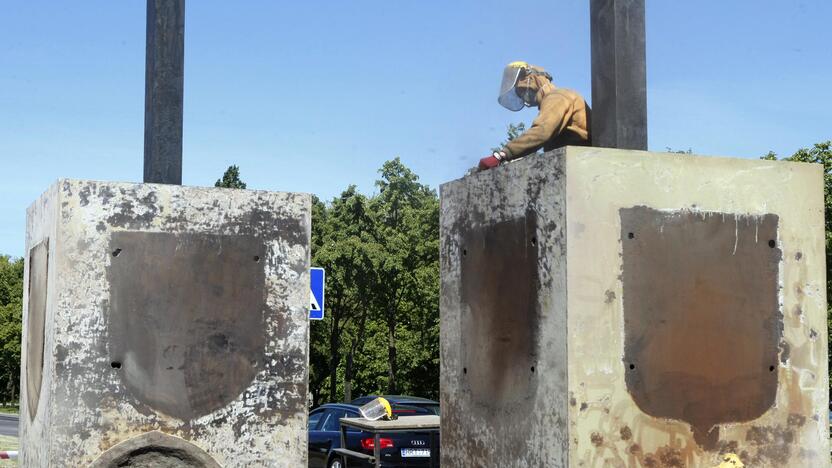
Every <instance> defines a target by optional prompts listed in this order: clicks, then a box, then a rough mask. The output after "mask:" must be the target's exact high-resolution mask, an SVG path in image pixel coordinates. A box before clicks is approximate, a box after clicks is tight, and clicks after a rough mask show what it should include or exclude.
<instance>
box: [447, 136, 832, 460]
mask: <svg viewBox="0 0 832 468" xmlns="http://www.w3.org/2000/svg"><path fill="white" fill-rule="evenodd" d="M531 180H534V181H536V182H534V183H530V181H531ZM822 181H823V179H822V168H821V167H820V166H817V165H809V164H801V163H786V162H773V161H760V160H751V159H727V158H712V157H701V156H693V155H676V154H657V153H647V152H639V151H622V150H610V149H597V148H568V149H564V150H559V151H555V152H552V153H547V154H546V155H543V156H535V157H530V158H526V159H523V160H520V161H517V162H514V163H511V164H508V165H506V166H502V167H500V168H497V169H496V170H493V171H488V172H485V173H480V174H475V175H472V176H468V177H466V178H463V179H461V180H459V181H454V182H451V183H449V184H446V185H444V186H443V187H442V197H443V198H442V220H441V226H442V240H443V244H442V245H443V247H442V260H441V264H442V274H443V279H442V287H443V290H442V303H441V304H442V311H441V320H442V323H441V326H442V335H441V348H442V349H441V358H442V377H441V378H442V380H441V383H442V387H441V398H442V404H443V427H442V448H443V463H444V464H449V465H450V466H574V467H578V466H580V467H600V466H627V467H641V466H655V467H665V466H667V467H670V466H673V467H677V466H686V467H712V466H716V465H717V464H719V462H720V461H721V460H722V458H723V457H724V456H725V455H727V454H734V455H736V456H737V457H738V458H739V459H740V460H741V461H742V462H743V463H745V466H754V467H791V466H794V467H798V466H828V464H829V458H828V452H829V443H828V423H827V407H828V393H827V388H828V369H827V360H826V355H827V350H826V343H827V341H826V336H827V330H826V320H825V317H826V297H825V265H824V261H825V257H824V229H823V185H822ZM535 187H545V189H544V190H538V189H537V188H535ZM553 187H563V189H562V190H561V191H562V192H563V191H565V193H559V192H557V190H556V189H553ZM564 199H565V202H564ZM523 203H527V204H528V206H529V207H531V208H532V211H533V212H538V213H539V212H540V211H541V210H540V207H541V206H542V207H546V208H547V209H548V210H550V211H551V210H555V209H556V210H560V211H561V212H562V214H561V215H560V216H561V218H560V222H558V221H557V220H555V218H554V217H551V216H547V220H548V219H551V220H552V224H551V225H552V227H553V230H551V231H545V232H543V233H539V235H538V239H537V241H538V245H539V246H545V245H550V244H556V245H559V246H563V247H562V248H563V249H564V250H563V251H558V250H554V251H552V250H547V249H543V250H539V251H538V252H536V253H533V255H537V259H536V261H535V262H534V263H535V264H536V265H538V272H537V275H538V278H543V277H544V276H546V275H551V274H553V273H552V272H555V271H556V272H560V274H563V275H565V279H563V280H560V281H561V282H560V283H558V284H559V285H560V287H556V288H552V289H549V290H545V289H542V290H539V291H538V299H537V304H538V305H537V307H538V311H545V312H546V314H547V315H546V319H544V320H543V321H541V322H538V323H535V322H534V321H529V320H528V319H527V316H529V315H530V313H529V312H523V311H518V310H517V308H516V307H509V306H508V305H510V304H518V302H517V298H512V296H514V295H515V292H516V291H518V289H517V287H516V286H512V287H506V283H504V282H500V281H497V282H496V283H494V284H491V283H490V282H489V280H488V278H492V277H495V276H496V277H500V278H509V277H512V276H513V275H514V274H515V273H514V272H513V271H512V270H511V268H515V267H516V266H512V267H507V266H505V265H504V264H501V263H499V262H496V263H495V262H493V261H492V262H491V263H490V266H491V269H490V270H489V269H488V268H485V265H484V267H483V268H481V269H480V270H479V275H481V276H483V278H484V279H483V278H475V277H476V276H477V275H478V274H477V273H476V272H474V273H470V274H469V276H471V278H470V282H473V283H479V284H482V285H483V287H490V288H498V289H499V290H500V294H501V295H502V296H501V297H500V299H499V301H497V302H495V304H496V307H497V308H499V309H501V310H500V312H502V313H503V315H504V316H506V317H514V318H517V319H518V320H519V321H520V322H525V323H521V324H520V325H514V328H515V329H516V328H518V327H521V326H525V327H526V328H527V329H530V330H537V331H536V332H534V333H531V334H529V335H524V334H523V333H524V332H519V331H515V332H513V334H500V333H497V332H494V333H492V335H491V337H492V339H493V342H496V343H500V344H499V346H500V347H502V348H503V349H512V348H513V347H516V345H515V344H512V343H511V341H512V340H515V339H516V338H517V337H522V338H527V337H530V338H531V339H532V340H535V341H536V344H535V345H531V346H526V347H523V348H522V349H523V350H525V349H537V350H538V354H537V359H541V358H544V357H546V353H547V352H551V353H553V355H556V356H557V355H558V353H559V352H560V349H562V348H560V347H555V348H554V349H552V348H550V344H551V343H553V342H556V341H557V340H558V339H562V338H563V337H565V341H566V344H565V347H566V359H561V358H560V357H558V359H556V360H555V364H554V365H553V366H551V367H548V368H547V369H546V371H545V372H544V371H540V372H536V373H535V376H534V377H533V379H536V380H537V381H538V382H537V384H536V385H537V388H541V387H544V386H547V385H549V386H551V385H565V386H566V387H567V388H568V390H567V393H566V394H563V393H557V392H550V393H548V395H546V397H548V398H549V401H550V402H551V403H550V404H552V405H554V407H555V408H556V410H555V411H551V410H550V411H548V412H547V411H545V410H544V411H543V412H541V411H540V409H541V408H542V406H541V405H531V404H530V405H528V406H515V407H514V408H515V409H516V410H519V411H520V414H514V415H512V416H511V418H508V419H504V418H501V417H499V416H500V414H501V413H500V410H499V409H497V410H493V411H492V412H490V413H486V414H485V415H479V414H478V413H477V410H475V409H474V408H475V407H476V403H475V401H476V399H475V396H474V392H473V391H472V389H471V386H470V384H468V383H466V382H465V377H464V376H465V375H468V374H471V373H472V372H475V373H482V372H492V371H491V370H487V371H483V370H472V369H466V368H465V366H466V364H465V363H466V362H471V361H465V358H464V355H463V346H461V345H460V343H461V342H465V341H466V340H469V339H470V338H471V337H472V336H476V335H477V334H478V333H481V332H480V331H479V330H478V329H477V328H476V327H473V326H471V327H462V326H461V324H462V322H463V320H465V318H464V317H465V316H466V314H468V315H470V314H472V313H475V314H478V315H482V312H481V310H480V309H482V308H481V307H480V306H478V305H476V304H474V307H472V306H471V304H470V302H471V301H470V300H467V299H465V297H466V295H467V297H469V298H470V297H475V296H476V295H475V294H474V293H473V292H471V291H468V292H467V293H466V292H465V283H467V282H468V281H462V280H460V278H461V272H462V271H463V270H464V263H463V261H461V260H460V259H459V257H460V250H461V249H464V248H465V247H464V241H463V239H464V238H465V236H464V234H463V233H464V231H465V229H466V226H476V229H477V230H478V231H481V232H482V231H484V234H480V238H488V237H489V236H491V237H492V238H498V239H499V240H500V242H491V243H490V244H489V247H490V248H498V246H499V245H500V244H501V243H505V242H509V239H507V237H511V236H516V235H517V233H516V232H509V231H506V230H505V229H503V228H501V227H500V222H501V221H503V220H504V219H506V218H512V217H516V216H518V213H521V212H522V210H524V209H525V207H524V206H522V205H523ZM555 207H557V208H555ZM467 213H470V214H467ZM480 213H485V214H480ZM564 219H565V222H564V221H563V220H564ZM459 220H463V222H461V223H460V222H459ZM540 225H541V223H540V222H539V221H538V226H540ZM541 234H542V235H543V236H544V237H541ZM563 252H565V253H563ZM463 256H464V253H463ZM515 256H516V255H515ZM564 256H565V258H564ZM564 260H565V262H564ZM519 263H520V264H522V263H523V262H519ZM554 264H557V265H558V268H552V267H551V265H554ZM547 266H549V268H547ZM494 270H496V272H495V271H494ZM541 284H543V283H541ZM520 291H521V293H522V294H524V295H525V294H526V292H525V291H524V290H520ZM488 294H491V295H492V296H493V293H488ZM561 302H562V303H564V304H565V307H554V308H552V307H550V308H548V309H547V308H543V307H541V305H542V304H559V303H561ZM519 303H522V301H521V302H519ZM558 311H560V312H558ZM498 313H499V312H498V311H488V312H487V314H490V315H496V314H498ZM538 313H539V312H538ZM551 314H554V315H558V314H565V317H566V326H565V327H563V326H562V324H560V323H559V322H557V321H555V322H552V323H553V324H557V325H558V326H557V327H556V326H552V325H545V324H544V322H545V321H546V320H551ZM532 315H534V314H532ZM541 316H542V315H541ZM469 321H470V322H473V321H472V320H470V319H469ZM547 340H548V341H547ZM481 341H483V342H485V341H487V340H485V339H481ZM515 362H522V363H523V364H522V365H525V363H526V361H525V360H515ZM469 365H470V364H469ZM475 365H482V366H486V365H487V363H486V362H475ZM522 365H521V366H522ZM521 366H518V367H521ZM563 372H566V381H565V383H564V382H563ZM563 397H566V398H567V415H568V416H567V418H566V421H565V422H563V421H562V422H561V423H560V424H559V425H557V426H556V427H559V428H561V429H562V431H561V432H560V433H554V432H553V433H551V434H549V435H547V436H546V437H535V435H536V431H541V430H542V429H535V428H534V427H535V426H537V425H542V424H557V423H556V422H554V420H555V419H557V416H558V415H559V414H560V413H559V411H558V410H557V408H559V404H560V403H559V402H560V401H561V399H562V398H563ZM538 398H542V397H539V396H538V395H536V394H534V393H531V394H530V396H529V400H530V401H536V400H537V399H538ZM544 406H546V405H544ZM518 421H525V422H526V425H527V426H528V427H524V428H523V429H522V431H520V432H519V433H516V432H515V429H517V427H518ZM564 444H565V448H563V449H560V447H564ZM497 445H499V446H500V447H503V448H504V447H511V446H519V447H522V450H517V451H512V450H494V449H492V447H495V446H497ZM553 446H554V447H559V449H558V450H562V451H563V452H564V455H562V456H558V457H557V458H547V457H551V456H552V454H553V452H554V451H555V450H553V448H552V447H553ZM485 452H488V454H487V456H485V455H481V454H484V453H485ZM527 452H532V453H527ZM541 460H543V461H542V462H541Z"/></svg>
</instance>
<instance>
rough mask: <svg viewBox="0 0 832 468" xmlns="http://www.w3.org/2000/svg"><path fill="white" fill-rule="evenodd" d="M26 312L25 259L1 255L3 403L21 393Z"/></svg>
mask: <svg viewBox="0 0 832 468" xmlns="http://www.w3.org/2000/svg"><path fill="white" fill-rule="evenodd" d="M22 313H23V259H22V258H19V259H12V258H11V257H8V256H3V255H0V376H2V380H0V382H3V383H2V384H0V403H3V404H6V403H10V402H11V403H15V402H17V399H18V396H19V395H20V379H19V376H20V335H21V322H22Z"/></svg>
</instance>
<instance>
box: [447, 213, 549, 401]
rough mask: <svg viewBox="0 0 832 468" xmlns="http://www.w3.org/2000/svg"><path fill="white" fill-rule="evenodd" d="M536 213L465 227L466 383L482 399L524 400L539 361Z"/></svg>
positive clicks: (462, 268) (464, 362) (462, 237)
mask: <svg viewBox="0 0 832 468" xmlns="http://www.w3.org/2000/svg"><path fill="white" fill-rule="evenodd" d="M536 228H537V226H536V216H535V214H534V213H527V214H526V216H525V217H520V218H515V219H511V220H507V221H502V222H497V223H493V224H488V225H478V226H465V227H463V228H462V229H461V231H462V232H461V233H460V236H461V241H462V244H461V252H460V253H461V254H462V257H461V260H460V261H461V281H462V301H463V303H464V304H466V305H467V306H468V307H467V308H466V309H463V312H462V317H461V329H462V365H463V376H462V377H463V379H464V385H465V386H466V387H467V388H468V389H469V390H470V392H471V396H472V398H473V400H474V401H475V402H477V403H478V404H480V405H482V406H485V407H489V408H506V407H508V406H510V405H512V404H515V403H517V402H522V401H526V400H527V399H528V396H529V395H530V393H531V391H532V384H533V378H534V368H535V365H536V362H537V348H538V335H539V333H538V323H539V317H538V315H539V312H538V302H537V295H538V289H539V280H538V273H537V268H538V266H537V262H538V254H537V252H538V245H537V244H538V241H537V238H536V237H535V236H536V235H537V234H536Z"/></svg>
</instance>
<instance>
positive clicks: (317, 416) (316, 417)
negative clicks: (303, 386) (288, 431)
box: [307, 411, 324, 431]
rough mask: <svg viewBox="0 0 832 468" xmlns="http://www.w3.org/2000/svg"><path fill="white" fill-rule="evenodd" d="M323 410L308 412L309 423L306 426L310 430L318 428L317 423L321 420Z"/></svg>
mask: <svg viewBox="0 0 832 468" xmlns="http://www.w3.org/2000/svg"><path fill="white" fill-rule="evenodd" d="M323 414H324V412H323V411H317V412H312V413H310V414H309V424H308V426H307V427H308V428H309V430H310V431H314V430H315V429H317V428H318V423H319V422H320V421H321V416H323Z"/></svg>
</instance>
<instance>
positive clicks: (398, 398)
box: [353, 395, 439, 405]
mask: <svg viewBox="0 0 832 468" xmlns="http://www.w3.org/2000/svg"><path fill="white" fill-rule="evenodd" d="M381 396H382V398H384V399H385V400H387V401H389V402H391V403H403V404H407V403H431V404H436V405H438V404H439V402H438V401H436V400H429V399H427V398H422V397H415V396H410V395H381ZM377 397H378V395H367V396H363V397H358V398H356V399H354V400H353V403H355V402H357V401H370V400H372V399H373V398H377Z"/></svg>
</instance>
